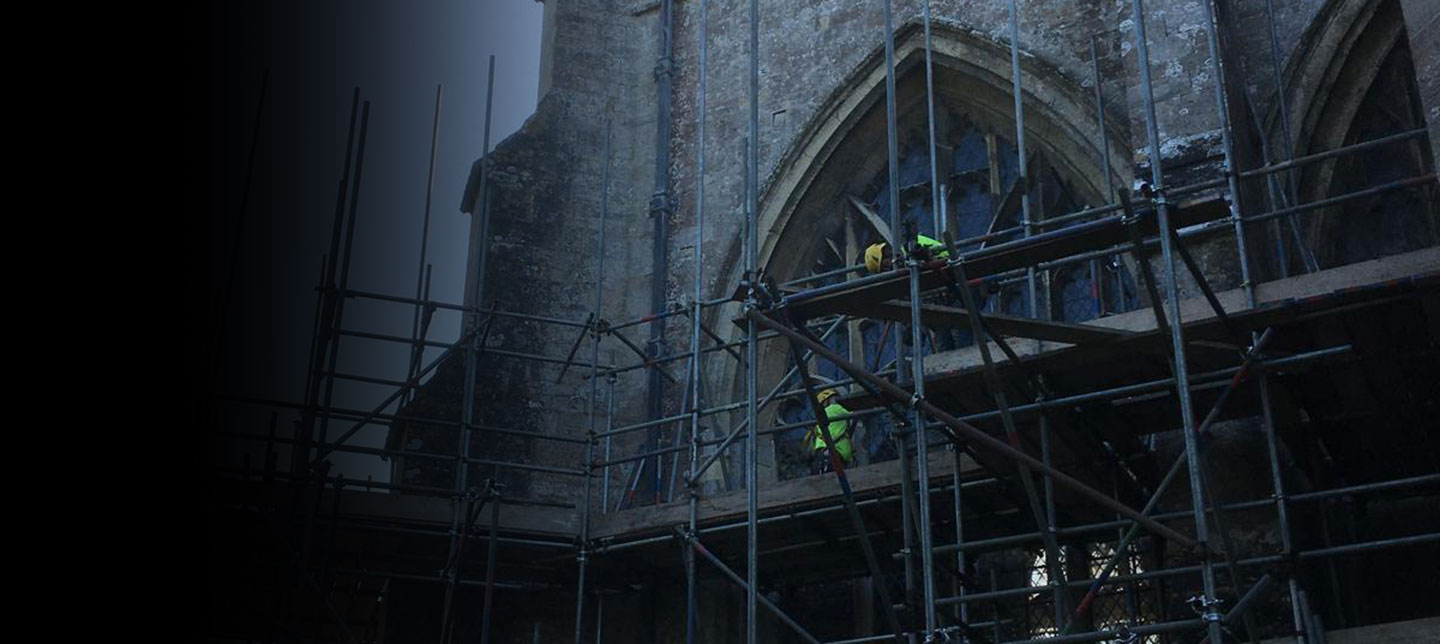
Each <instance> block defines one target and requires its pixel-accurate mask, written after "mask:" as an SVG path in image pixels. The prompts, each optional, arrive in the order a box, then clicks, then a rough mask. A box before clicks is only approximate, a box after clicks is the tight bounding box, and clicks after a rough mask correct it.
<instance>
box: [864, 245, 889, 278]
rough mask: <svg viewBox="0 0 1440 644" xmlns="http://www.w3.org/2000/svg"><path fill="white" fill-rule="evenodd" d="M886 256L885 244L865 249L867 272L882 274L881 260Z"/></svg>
mask: <svg viewBox="0 0 1440 644" xmlns="http://www.w3.org/2000/svg"><path fill="white" fill-rule="evenodd" d="M884 256H885V244H871V245H870V247H869V248H866V249H865V270H867V271H870V272H871V273H879V272H880V260H881V259H882V258H884Z"/></svg>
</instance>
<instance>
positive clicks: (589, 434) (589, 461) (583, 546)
mask: <svg viewBox="0 0 1440 644" xmlns="http://www.w3.org/2000/svg"><path fill="white" fill-rule="evenodd" d="M610 132H611V122H610V121H606V122H605V155H604V157H603V158H604V164H605V165H604V166H602V168H601V171H600V174H601V177H602V179H601V185H602V186H603V187H602V188H601V190H600V203H601V206H600V226H599V227H600V230H599V233H598V234H597V235H596V253H595V255H596V257H595V309H594V314H593V315H592V317H591V319H593V320H600V319H601V314H600V306H601V304H602V300H601V296H602V293H603V290H602V287H603V283H604V280H605V215H606V211H607V210H608V208H607V204H606V200H607V197H608V196H609V195H608V193H609V192H610ZM599 398H600V333H599V332H597V331H595V330H593V329H592V330H591V332H590V410H589V414H588V415H589V418H588V419H587V420H588V422H587V430H586V433H585V483H584V488H585V491H584V494H583V500H582V502H581V504H580V549H579V552H578V553H577V555H576V562H577V563H578V565H579V569H580V572H579V579H578V580H577V581H576V585H575V644H580V639H581V629H582V628H583V626H584V623H585V569H586V566H587V564H588V563H589V560H590V553H589V547H590V479H592V478H594V476H595V473H594V472H593V469H594V464H595V437H596V435H597V432H596V426H595V425H596V422H597V419H596V410H595V406H596V405H597V404H598V401H599Z"/></svg>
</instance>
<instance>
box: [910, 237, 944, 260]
mask: <svg viewBox="0 0 1440 644" xmlns="http://www.w3.org/2000/svg"><path fill="white" fill-rule="evenodd" d="M915 242H916V243H918V244H920V247H921V248H924V249H925V250H928V251H930V256H931V257H935V258H940V257H947V258H948V257H950V250H949V249H948V248H945V242H941V241H936V240H934V239H931V238H929V237H926V236H924V235H916V236H915Z"/></svg>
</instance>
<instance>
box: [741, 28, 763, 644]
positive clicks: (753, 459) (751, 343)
mask: <svg viewBox="0 0 1440 644" xmlns="http://www.w3.org/2000/svg"><path fill="white" fill-rule="evenodd" d="M745 143H746V155H745V235H746V239H745V270H746V279H748V280H750V289H749V293H748V296H747V301H746V303H745V307H746V309H749V310H753V309H754V306H755V289H756V288H757V286H758V284H757V281H758V279H759V271H760V236H759V235H760V234H759V232H758V230H757V228H758V227H759V217H760V185H759V184H760V179H759V166H760V5H759V2H758V0H750V129H749V135H748V136H747V137H746V142H745ZM757 331H758V329H757V328H756V323H755V320H753V319H751V320H749V321H748V322H747V324H746V326H745V423H746V425H747V427H748V428H749V431H748V432H747V433H748V439H747V440H746V442H745V495H746V499H745V501H746V515H745V516H746V530H745V531H746V535H745V580H746V585H745V643H746V644H756V643H757V642H758V637H759V635H758V621H757V618H758V617H759V616H758V615H757V614H756V610H757V609H758V604H759V602H758V597H759V584H760V571H759V567H760V554H759V553H760V549H759V548H760V541H759V540H760V533H759V530H758V529H757V524H756V521H757V520H758V519H759V518H760V511H759V496H758V490H757V488H758V486H759V476H758V474H759V472H758V470H759V462H758V460H757V459H758V454H759V451H760V436H759V428H757V427H756V425H757V424H758V421H757V419H756V416H757V415H758V412H759V410H758V408H757V406H756V396H757V395H758V394H759V389H760V387H759V382H758V380H757V379H758V377H759V374H758V371H759V369H760V367H759V364H758V363H759V360H760V351H759V344H757V341H756V337H755V336H756V333H757Z"/></svg>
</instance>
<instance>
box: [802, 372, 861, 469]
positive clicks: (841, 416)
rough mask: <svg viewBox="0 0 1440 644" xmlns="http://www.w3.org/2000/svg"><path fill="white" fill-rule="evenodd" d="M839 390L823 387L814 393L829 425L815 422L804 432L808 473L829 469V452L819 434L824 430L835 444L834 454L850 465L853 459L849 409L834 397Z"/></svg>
mask: <svg viewBox="0 0 1440 644" xmlns="http://www.w3.org/2000/svg"><path fill="white" fill-rule="evenodd" d="M839 395H840V392H838V391H836V390H834V389H825V390H823V391H821V392H820V393H818V394H815V400H816V401H817V402H819V403H820V407H821V408H823V409H824V410H825V417H826V419H828V420H829V421H830V422H829V426H828V427H822V426H821V425H820V424H819V423H816V424H815V426H814V427H812V428H810V430H809V431H807V432H805V438H804V439H803V440H804V443H805V446H806V447H808V448H809V449H810V452H811V459H810V473H811V474H822V473H824V472H829V471H830V452H829V450H828V449H827V448H826V445H825V437H824V436H822V435H821V434H820V432H821V431H824V432H825V433H826V434H829V435H830V441H831V442H832V443H834V444H835V455H836V456H839V457H840V460H841V461H844V463H845V465H847V466H848V465H850V464H851V463H852V462H854V459H855V447H854V444H853V443H851V441H850V410H848V409H846V408H845V407H844V406H842V405H841V404H840V403H838V402H836V401H835V399H836V398H837V397H839Z"/></svg>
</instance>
